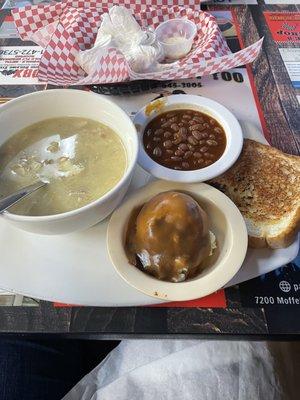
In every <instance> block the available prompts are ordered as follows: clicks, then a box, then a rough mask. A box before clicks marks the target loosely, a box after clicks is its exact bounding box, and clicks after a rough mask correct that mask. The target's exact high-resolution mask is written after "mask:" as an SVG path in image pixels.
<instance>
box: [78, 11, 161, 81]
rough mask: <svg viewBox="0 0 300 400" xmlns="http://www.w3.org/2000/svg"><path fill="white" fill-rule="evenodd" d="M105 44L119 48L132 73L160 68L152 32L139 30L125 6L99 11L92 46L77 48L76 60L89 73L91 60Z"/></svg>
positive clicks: (94, 59) (92, 62)
mask: <svg viewBox="0 0 300 400" xmlns="http://www.w3.org/2000/svg"><path fill="white" fill-rule="evenodd" d="M108 47H115V48H117V49H119V50H120V51H121V52H122V53H123V55H124V56H125V58H126V60H127V62H128V64H129V66H130V68H131V69H132V70H133V71H134V72H153V71H157V70H158V69H159V68H161V67H160V65H158V63H159V61H161V60H162V59H163V56H164V55H163V50H162V47H161V46H160V44H159V43H158V42H157V41H156V39H155V35H154V33H153V32H151V31H148V32H145V31H143V30H142V29H141V27H140V25H139V24H138V23H137V21H136V20H135V19H134V17H133V16H132V14H131V12H130V10H129V9H128V8H126V7H122V6H113V7H112V8H110V10H109V12H108V13H105V14H103V16H102V23H101V26H100V28H99V30H98V33H97V37H96V40H95V44H94V47H92V48H91V49H89V50H84V51H79V52H78V54H77V55H76V61H77V63H78V64H79V65H80V66H81V68H82V69H83V70H84V71H85V72H86V73H88V74H90V73H92V71H93V69H94V63H95V62H97V59H98V60H99V59H100V58H101V55H102V54H104V53H105V51H106V49H107V48H108Z"/></svg>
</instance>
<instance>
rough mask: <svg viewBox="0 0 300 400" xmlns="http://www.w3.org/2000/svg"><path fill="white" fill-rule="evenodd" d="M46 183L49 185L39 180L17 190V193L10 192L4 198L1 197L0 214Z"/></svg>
mask: <svg viewBox="0 0 300 400" xmlns="http://www.w3.org/2000/svg"><path fill="white" fill-rule="evenodd" d="M45 185H47V182H42V181H38V182H36V183H34V184H32V185H28V186H25V187H23V188H22V189H19V190H17V191H16V192H15V193H12V194H10V195H9V196H7V197H4V198H3V199H0V214H2V213H3V211H5V210H7V209H8V208H9V207H11V206H12V205H14V204H16V203H17V202H18V201H20V200H22V199H24V197H26V196H28V195H29V194H31V193H33V192H35V191H36V190H38V189H39V188H41V187H43V186H45Z"/></svg>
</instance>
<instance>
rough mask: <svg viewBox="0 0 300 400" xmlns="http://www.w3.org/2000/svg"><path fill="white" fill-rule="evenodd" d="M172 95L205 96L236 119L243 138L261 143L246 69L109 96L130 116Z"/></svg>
mask: <svg viewBox="0 0 300 400" xmlns="http://www.w3.org/2000/svg"><path fill="white" fill-rule="evenodd" d="M172 94H192V95H197V96H205V97H208V98H210V99H212V100H215V101H217V102H219V103H221V104H223V105H224V106H225V107H227V108H228V109H229V110H230V111H231V112H232V113H233V114H234V115H235V116H236V117H237V118H238V120H239V122H240V123H241V125H242V129H243V131H244V133H245V134H246V135H248V136H251V137H254V136H255V137H260V138H261V140H262V141H264V139H263V125H264V124H263V121H262V120H261V119H260V114H259V111H258V108H257V106H256V96H255V93H254V92H253V90H252V87H251V81H250V78H249V75H248V71H247V69H246V68H233V69H231V70H230V71H227V72H221V73H217V74H214V75H209V76H203V77H201V78H195V79H189V80H188V81H186V80H178V81H172V82H167V83H165V84H162V87H159V88H157V89H153V90H152V91H151V92H146V93H141V94H136V95H134V96H110V99H112V100H113V101H114V102H115V103H116V104H118V105H119V106H120V107H122V108H123V109H124V110H125V111H126V112H127V113H128V114H129V115H130V116H131V117H133V116H134V115H135V113H136V112H137V111H138V110H139V109H140V108H141V107H143V106H144V105H145V104H147V103H149V102H150V101H153V100H155V99H158V98H160V97H163V96H170V95H172ZM229 94H230V95H229Z"/></svg>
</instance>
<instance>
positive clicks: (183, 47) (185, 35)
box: [155, 18, 197, 60]
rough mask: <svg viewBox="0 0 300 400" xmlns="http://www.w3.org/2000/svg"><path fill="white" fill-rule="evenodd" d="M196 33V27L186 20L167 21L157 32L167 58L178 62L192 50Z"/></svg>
mask: <svg viewBox="0 0 300 400" xmlns="http://www.w3.org/2000/svg"><path fill="white" fill-rule="evenodd" d="M196 33H197V27H196V25H195V24H194V23H193V22H192V21H190V20H189V19H184V18H175V19H170V20H168V21H165V22H163V23H162V24H160V25H159V26H158V27H157V28H156V30H155V34H156V37H157V40H158V41H159V43H160V44H161V45H162V48H163V50H164V54H165V58H168V59H171V60H178V59H179V58H182V57H184V56H185V55H186V54H187V53H188V52H189V51H190V50H191V48H192V45H193V41H194V38H195V36H196Z"/></svg>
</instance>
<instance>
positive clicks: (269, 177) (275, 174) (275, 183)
mask: <svg viewBox="0 0 300 400" xmlns="http://www.w3.org/2000/svg"><path fill="white" fill-rule="evenodd" d="M210 183H211V184H212V185H213V186H215V187H217V188H218V189H220V190H221V191H223V192H224V193H225V194H226V195H227V196H228V197H230V198H231V200H232V201H233V202H234V203H235V204H236V205H237V207H238V208H239V210H240V211H241V213H242V215H243V217H244V219H245V221H246V225H247V229H248V235H249V245H250V246H251V247H256V248H260V247H271V248H274V249H276V248H282V247H287V246H289V245H290V244H291V243H292V242H293V240H294V239H295V235H296V234H297V233H298V231H299V229H300V157H297V156H292V155H288V154H285V153H283V152H281V151H279V150H277V149H275V148H273V147H270V146H266V145H263V144H261V143H258V142H256V141H254V140H250V139H245V140H244V147H243V150H242V153H241V155H240V157H239V159H238V160H237V162H236V163H235V164H234V165H233V167H231V168H230V169H229V170H228V171H226V172H225V173H224V174H223V175H221V176H219V177H217V178H214V179H213V180H211V181H210Z"/></svg>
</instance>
